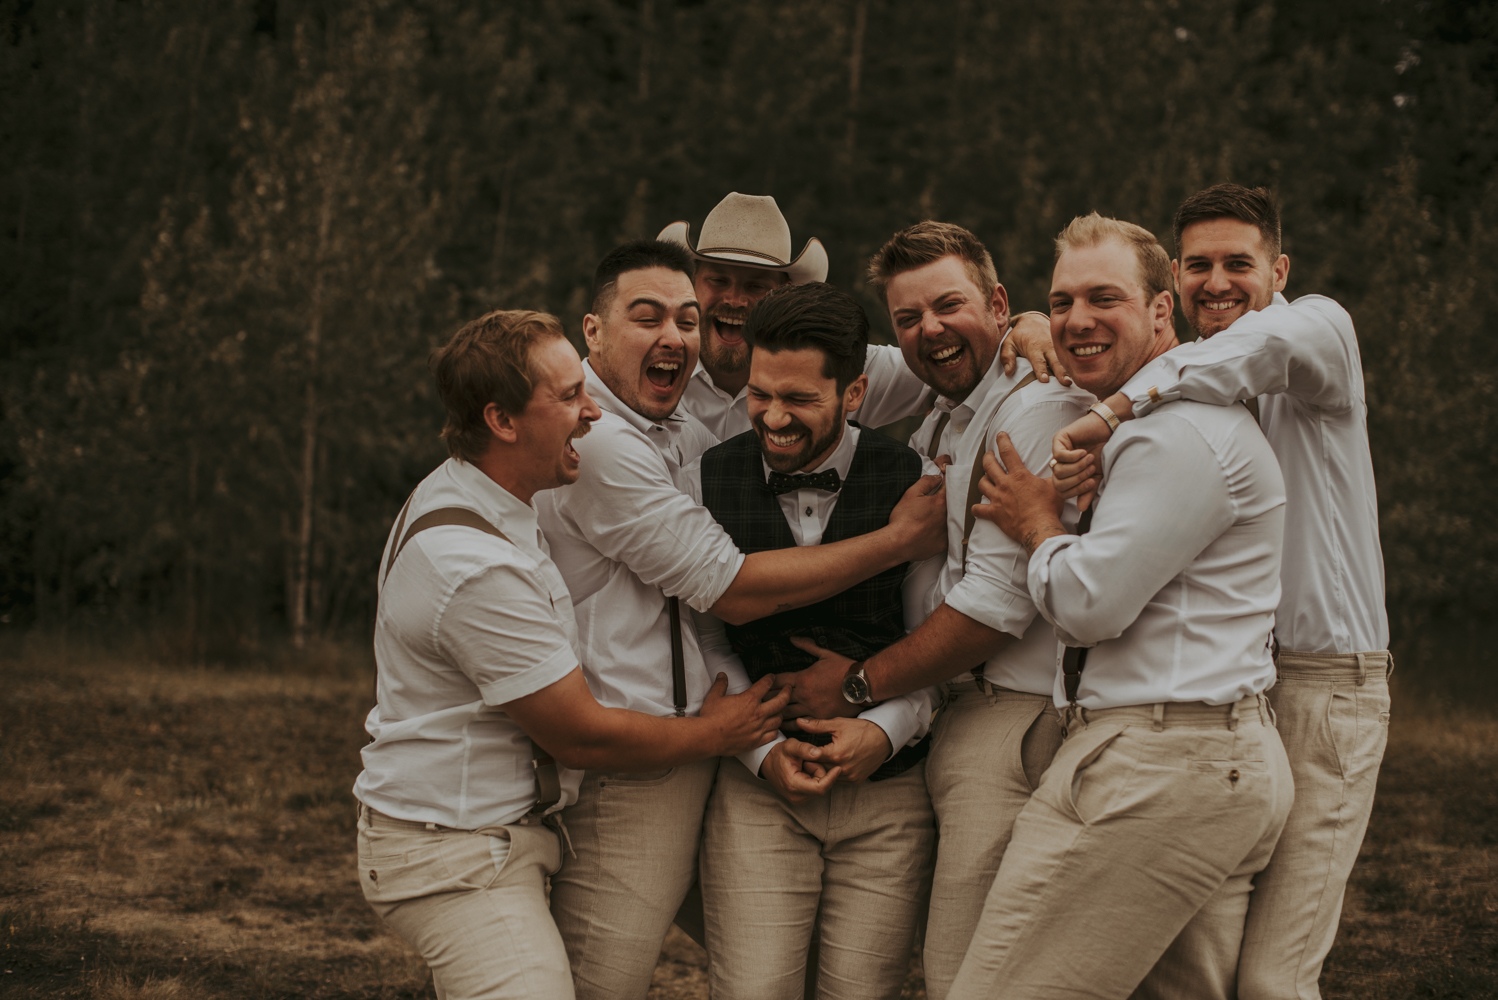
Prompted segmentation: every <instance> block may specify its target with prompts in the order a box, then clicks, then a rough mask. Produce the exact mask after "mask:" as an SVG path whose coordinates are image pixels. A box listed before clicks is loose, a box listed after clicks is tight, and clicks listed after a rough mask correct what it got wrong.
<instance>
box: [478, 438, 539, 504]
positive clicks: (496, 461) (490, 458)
mask: <svg viewBox="0 0 1498 1000" xmlns="http://www.w3.org/2000/svg"><path fill="white" fill-rule="evenodd" d="M473 467H474V468H476V469H478V470H479V471H480V472H482V473H483V474H484V475H486V476H488V477H489V478H490V479H492V480H494V482H495V483H497V484H498V485H499V488H500V489H502V490H504V491H505V492H506V493H508V494H510V496H512V497H514V498H515V499H516V500H519V501H520V502H521V503H523V504H525V505H526V506H530V505H531V497H533V496H535V495H536V494H537V493H539V492H540V491H541V490H543V489H545V487H543V486H537V485H535V484H534V483H532V482H531V481H530V479H529V477H527V476H525V475H523V474H520V473H518V472H517V470H516V469H515V468H514V467H513V466H512V464H511V463H509V462H507V461H505V456H504V454H503V453H502V452H501V451H500V450H499V446H498V445H497V444H496V445H494V446H491V447H490V449H489V450H488V451H487V452H485V453H484V454H483V455H482V456H480V458H479V459H478V460H477V461H476V462H474V463H473Z"/></svg>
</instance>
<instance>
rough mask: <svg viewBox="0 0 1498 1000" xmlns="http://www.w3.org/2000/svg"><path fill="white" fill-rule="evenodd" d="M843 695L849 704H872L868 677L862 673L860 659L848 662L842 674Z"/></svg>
mask: <svg viewBox="0 0 1498 1000" xmlns="http://www.w3.org/2000/svg"><path fill="white" fill-rule="evenodd" d="M843 697H844V698H845V699H847V701H848V704H850V705H872V704H874V699H873V697H872V695H870V693H869V679H868V678H867V677H865V676H864V673H863V661H862V660H855V661H854V662H852V663H850V664H848V672H847V673H846V674H844V675H843Z"/></svg>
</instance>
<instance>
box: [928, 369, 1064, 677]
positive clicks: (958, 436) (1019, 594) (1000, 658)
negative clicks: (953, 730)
mask: <svg viewBox="0 0 1498 1000" xmlns="http://www.w3.org/2000/svg"><path fill="white" fill-rule="evenodd" d="M1029 372H1030V363H1029V362H1028V361H1026V360H1024V359H1023V358H1021V359H1020V360H1019V363H1018V365H1017V366H1016V368H1015V371H1014V374H1013V375H1012V376H1011V375H1005V374H1004V367H1003V365H1002V364H1000V362H999V359H998V356H997V355H995V357H994V362H993V365H992V366H991V367H990V368H989V369H988V372H987V373H986V374H985V375H984V376H983V380H982V381H981V382H979V383H978V385H977V387H975V388H974V389H973V391H972V392H971V393H969V394H968V397H967V398H966V399H964V400H963V401H962V402H960V403H954V402H953V401H952V400H950V399H946V398H939V399H938V400H937V401H936V406H935V407H934V408H933V409H932V411H931V412H930V413H929V414H927V415H926V420H925V421H924V422H923V423H922V424H921V426H920V427H919V428H918V429H917V430H916V432H915V434H913V435H911V438H910V446H911V447H912V448H914V449H915V450H916V451H918V452H920V454H922V455H923V456H926V457H927V459H928V461H929V460H932V459H935V458H936V457H937V456H936V455H928V454H927V453H928V452H929V451H930V450H931V437H932V434H933V433H934V432H935V430H936V423H937V421H938V420H939V419H940V417H941V414H943V413H949V414H951V417H950V419H949V420H948V422H947V425H946V427H945V428H943V429H942V433H941V439H940V440H939V441H938V442H937V453H938V454H940V455H950V456H951V457H952V462H951V464H950V465H948V466H947V471H946V481H947V486H946V489H947V556H946V558H945V560H942V561H940V562H939V563H938V564H937V565H938V566H939V567H940V569H939V573H938V575H937V577H936V579H935V581H934V585H933V586H932V587H931V589H930V590H929V591H928V604H929V605H930V609H931V610H934V608H935V607H936V605H939V604H941V603H943V602H945V603H946V604H947V605H949V606H950V607H951V608H952V610H953V611H958V612H960V613H962V614H964V615H967V616H968V617H969V618H971V619H973V620H974V621H976V622H979V623H981V624H983V625H987V626H988V627H989V628H992V629H995V630H997V631H999V632H1007V633H1008V634H1009V635H1012V636H1014V637H1015V638H1016V639H1017V640H1018V641H1017V642H1015V643H1012V644H1010V645H1009V646H1007V647H1005V648H1004V649H1003V650H1001V651H1000V652H999V653H998V654H997V655H996V656H994V657H993V658H992V659H990V660H988V661H987V662H986V663H985V664H984V667H983V677H984V679H985V680H986V681H988V682H989V683H991V684H997V685H998V686H999V687H1003V688H1008V689H1009V690H1011V691H1023V692H1026V693H1029V694H1040V695H1048V694H1050V693H1051V689H1052V687H1053V685H1054V684H1055V674H1056V655H1055V645H1056V643H1055V635H1054V633H1053V632H1052V631H1051V630H1050V629H1049V628H1039V629H1035V630H1033V631H1028V632H1027V630H1028V629H1029V626H1030V623H1031V622H1032V621H1033V620H1034V618H1035V604H1034V603H1033V602H1032V601H1031V600H1030V590H1029V586H1028V584H1027V582H1026V569H1027V566H1028V558H1027V556H1026V555H1025V548H1024V546H1022V545H1020V544H1019V543H1018V542H1016V541H1014V540H1012V539H1010V538H1009V537H1008V536H1007V535H1005V534H1004V533H1003V532H1002V531H1000V530H999V529H998V528H997V527H996V526H995V525H994V524H993V523H992V522H990V521H986V520H984V519H983V518H978V519H977V520H976V521H975V522H974V524H973V534H972V537H971V538H970V539H968V555H967V567H966V570H964V568H963V560H962V531H963V526H964V524H965V522H966V518H967V494H968V484H969V482H970V481H971V479H972V472H973V460H974V458H976V457H977V453H978V449H979V448H983V449H986V450H987V451H989V452H993V453H995V454H997V448H996V446H995V444H994V439H995V438H996V437H997V436H998V433H999V431H1006V432H1008V434H1009V437H1010V439H1011V440H1013V442H1014V447H1015V449H1016V450H1017V451H1018V452H1019V455H1020V458H1021V459H1022V460H1023V461H1024V463H1025V466H1026V467H1027V468H1028V469H1030V470H1031V471H1032V472H1035V473H1036V474H1037V475H1040V474H1041V473H1042V470H1043V469H1045V467H1046V463H1047V462H1049V461H1050V458H1051V438H1052V437H1053V436H1054V435H1055V433H1056V432H1057V431H1059V430H1060V429H1061V428H1063V427H1065V426H1066V425H1067V424H1069V423H1071V422H1072V421H1073V420H1075V419H1077V417H1079V416H1081V415H1082V414H1083V413H1085V412H1087V408H1088V407H1089V406H1091V405H1092V403H1093V397H1092V394H1091V393H1088V392H1086V391H1085V390H1082V389H1078V388H1076V387H1074V386H1064V385H1062V384H1061V382H1060V381H1059V380H1057V379H1051V380H1050V381H1049V382H1038V381H1037V382H1031V383H1030V384H1029V385H1027V386H1025V387H1024V388H1023V389H1021V390H1019V391H1018V392H1013V394H1012V395H1011V392H1012V390H1013V389H1014V387H1015V386H1017V385H1018V384H1019V383H1020V382H1021V381H1022V380H1023V379H1024V377H1025V376H1026V375H1027V374H1029ZM1001 404H1002V408H1001ZM996 411H997V412H996ZM970 430H971V433H969V431H970ZM927 471H928V472H935V471H936V466H935V465H934V463H933V464H928V466H927ZM981 502H983V503H987V502H988V501H987V499H984V500H982V501H981ZM1061 516H1062V521H1063V523H1064V524H1066V525H1067V526H1072V525H1075V524H1076V521H1077V505H1076V502H1075V501H1073V500H1068V501H1067V502H1066V505H1065V507H1064V508H1063V509H1062V515H1061ZM971 679H972V674H971V672H964V673H962V674H960V675H959V676H957V677H955V678H953V680H955V681H958V682H961V681H967V680H971Z"/></svg>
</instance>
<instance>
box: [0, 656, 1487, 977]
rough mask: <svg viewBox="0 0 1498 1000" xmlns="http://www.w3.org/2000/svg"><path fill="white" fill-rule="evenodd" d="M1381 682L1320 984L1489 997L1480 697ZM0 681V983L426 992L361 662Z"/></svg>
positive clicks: (99, 663) (94, 672)
mask: <svg viewBox="0 0 1498 1000" xmlns="http://www.w3.org/2000/svg"><path fill="white" fill-rule="evenodd" d="M1399 680H1400V678H1398V677H1396V701H1395V711H1394V721H1393V725H1392V734H1391V741H1390V745H1389V752H1388V756H1387V758H1386V761H1385V765H1384V770H1383V774H1382V778H1381V780H1380V789H1379V799H1378V804H1377V807H1376V809H1375V813H1374V818H1373V823H1372V827H1371V829H1370V832H1369V836H1368V839H1367V841H1366V842H1365V844H1364V846H1363V856H1362V860H1361V863H1360V864H1359V867H1358V869H1357V871H1356V873H1355V874H1354V879H1353V885H1352V889H1351V891H1350V893H1349V897H1348V901H1347V907H1346V912H1345V913H1344V916H1343V921H1342V931H1341V935H1340V936H1339V939H1338V942H1337V945H1336V948H1335V949H1334V951H1333V952H1332V956H1331V959H1330V960H1329V962H1328V964H1327V969H1326V973H1325V975H1324V976H1323V980H1322V989H1323V992H1324V995H1325V996H1326V997H1328V998H1354V997H1355V998H1358V1000H1381V998H1390V1000H1393V998H1400V1000H1404V998H1408V997H1417V996H1418V997H1434V998H1452V1000H1454V998H1478V997H1495V996H1498V872H1495V866H1494V861H1495V853H1498V779H1495V776H1498V715H1495V713H1494V711H1493V708H1492V707H1491V706H1487V707H1473V706H1471V705H1462V704H1460V703H1453V702H1452V701H1451V699H1449V698H1447V699H1444V700H1442V699H1431V698H1429V697H1426V696H1424V695H1423V694H1422V693H1421V692H1420V691H1419V690H1417V689H1414V688H1411V690H1410V691H1405V690H1404V689H1403V688H1402V687H1400V686H1399V684H1398V682H1399ZM1405 686H1408V685H1405ZM0 690H4V692H5V694H4V698H3V700H0V940H3V941H4V946H3V949H0V951H3V972H0V998H11V997H14V998H20V997H28V998H29V997H69V998H72V997H79V998H100V1000H168V998H184V1000H186V998H198V997H204V998H226V1000H227V998H245V1000H248V998H256V1000H263V998H279V997H286V998H290V997H312V998H360V1000H364V998H369V1000H373V998H405V997H430V996H432V995H433V994H432V991H431V986H430V980H429V976H428V975H427V972H426V970H425V967H424V966H423V965H422V963H421V961H420V960H419V959H417V958H416V957H415V956H414V954H412V953H411V952H410V951H409V950H408V949H407V948H406V946H405V945H404V944H403V943H402V942H401V941H399V940H398V939H397V938H395V937H394V936H393V935H391V934H390V933H389V932H387V931H386V930H385V929H384V928H383V927H382V926H381V925H380V923H379V922H378V920H376V919H375V917H374V916H373V915H372V913H371V912H370V911H369V909H368V908H367V907H366V906H365V904H364V902H363V899H362V897H361V896H360V893H359V889H358V886H357V885H356V884H355V879H354V877H353V874H352V872H353V866H354V854H353V807H352V799H351V797H350V795H349V786H350V785H351V783H352V781H353V778H354V775H355V774H356V773H357V772H358V769H359V763H358V751H359V747H360V746H361V745H362V744H363V743H364V741H365V736H364V734H363V731H362V720H363V717H364V715H365V713H366V711H367V710H368V708H369V705H370V702H371V698H372V684H371V680H370V675H369V673H368V671H367V670H366V669H365V668H363V667H361V666H359V665H358V664H353V665H351V664H350V663H349V662H348V660H347V657H337V656H334V657H330V658H329V659H328V660H327V661H326V662H323V661H319V660H317V659H316V658H313V660H311V661H306V662H303V663H302V664H301V665H300V666H299V667H297V668H295V669H293V668H289V667H282V668H278V669H273V668H264V669H234V670H219V669H183V668H165V667H156V666H150V665H142V664H139V663H129V662H124V661H123V660H116V659H113V658H111V657H109V656H107V655H101V654H94V655H91V656H89V657H86V658H78V657H73V658H68V657H64V656H60V655H50V656H42V655H37V654H31V655H27V656H25V657H21V658H9V659H0ZM704 966H705V956H704V955H703V953H702V951H701V950H700V949H698V948H697V947H696V946H695V945H694V944H692V943H691V942H690V941H688V940H687V939H686V938H685V937H684V936H681V935H679V934H673V937H672V938H671V939H669V940H668V941H667V942H666V947H665V950H664V951H663V953H662V955H661V960H660V964H659V965H658V966H657V969H656V977H655V985H654V987H653V988H652V990H651V993H650V996H651V997H652V998H655V1000H667V998H670V1000H687V998H693V1000H695V998H705V997H706V996H707V987H706V976H705V972H704ZM923 995H924V994H923V991H922V989H921V987H920V976H919V966H918V963H914V962H913V964H912V976H911V980H910V982H909V985H908V986H907V989H906V993H905V996H907V997H921V996H923Z"/></svg>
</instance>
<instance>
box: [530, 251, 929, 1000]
mask: <svg viewBox="0 0 1498 1000" xmlns="http://www.w3.org/2000/svg"><path fill="white" fill-rule="evenodd" d="M691 273H692V261H691V258H690V257H688V256H687V254H686V251H684V250H683V249H682V248H681V247H679V246H676V245H674V244H670V243H661V242H657V241H653V240H640V241H635V242H633V243H628V244H625V245H623V246H621V247H618V248H616V249H615V250H613V251H611V252H610V253H609V254H607V255H606V256H605V257H604V259H603V261H602V262H601V263H600V264H599V266H598V271H597V273H596V275H595V278H594V299H593V301H594V311H593V312H590V313H589V314H588V315H587V316H586V317H585V318H584V320H583V335H584V337H585V338H586V339H587V343H588V348H589V351H590V355H589V358H588V361H587V362H586V363H585V364H584V371H585V375H586V382H587V388H588V392H589V394H590V395H592V397H593V398H594V399H596V400H597V401H598V404H599V407H600V408H601V409H602V411H603V415H602V416H601V417H600V418H599V419H598V420H597V421H595V423H594V425H593V431H592V433H590V434H589V435H588V437H587V438H586V439H585V440H580V441H579V443H578V445H577V448H578V451H579V453H580V454H581V455H582V457H583V463H582V467H581V473H580V475H579V478H578V482H577V483H576V485H574V486H573V487H571V488H570V489H567V490H558V491H554V492H552V493H550V494H547V495H545V496H544V497H543V498H542V499H540V500H539V501H538V502H537V519H538V520H539V521H540V523H541V527H542V529H543V530H544V531H545V533H546V539H547V541H548V542H549V543H550V545H551V550H552V557H553V558H554V559H555V560H556V564H557V567H558V568H559V569H560V570H561V573H562V576H563V578H564V579H565V580H566V581H567V586H568V589H569V590H570V591H571V593H572V596H573V602H574V606H575V610H576V614H577V626H578V639H579V642H580V644H581V648H580V652H581V654H582V659H583V667H584V671H585V673H586V675H587V679H588V683H589V686H590V687H591V688H592V690H593V692H594V693H595V694H596V695H597V696H598V699H599V701H600V702H601V703H603V704H605V705H609V706H614V707H621V708H633V709H635V710H637V711H641V712H645V713H647V714H652V715H678V716H687V717H690V716H693V715H696V714H697V712H698V709H699V707H700V706H701V705H702V703H703V698H704V696H705V695H706V693H707V690H708V688H709V686H710V674H711V673H712V672H716V666H715V664H713V663H712V662H710V660H709V656H710V654H711V651H710V650H704V649H703V648H702V646H701V644H700V642H699V641H698V637H697V634H696V631H695V629H694V628H693V627H692V625H693V622H692V620H691V618H690V617H689V616H690V615H691V612H692V611H693V610H695V611H707V610H711V611H712V612H713V613H714V614H715V615H717V616H718V617H719V618H721V619H723V620H725V621H730V622H735V623H742V622H746V621H751V620H753V619H755V618H759V617H762V616H764V615H766V614H771V613H774V612H777V611H785V610H789V609H791V608H797V607H802V606H804V605H807V604H813V603H815V602H817V601H820V600H824V599H826V598H827V597H830V596H832V595H833V594H835V593H838V592H839V591H841V590H844V589H846V588H847V587H848V586H850V585H852V584H854V583H856V582H857V581H859V580H862V579H864V578H866V577H869V576H872V575H874V574H875V573H878V572H881V571H883V570H886V569H889V568H890V567H893V566H899V565H901V564H903V563H906V562H908V561H910V560H911V559H913V558H920V557H924V556H927V555H930V554H931V553H932V552H935V551H937V550H938V549H939V548H940V545H941V538H940V530H939V520H940V511H939V509H938V508H939V506H940V504H939V502H938V503H933V501H934V500H935V498H934V497H928V496H925V495H924V489H930V488H931V487H932V486H934V485H935V483H934V482H925V483H922V484H917V485H916V486H915V487H913V488H912V489H911V490H909V491H908V492H907V495H906V496H905V498H904V499H903V500H902V501H901V504H900V505H899V509H897V510H896V511H894V512H893V514H892V515H891V518H890V523H889V525H888V526H886V527H884V528H881V529H880V530H878V531H875V532H871V533H869V534H866V535H861V536H859V537H857V538H850V539H847V540H845V541H843V542H840V543H837V544H833V545H825V546H817V547H815V548H809V549H798V548H789V549H784V550H781V551H777V552H754V553H750V554H748V555H745V554H744V553H742V552H741V551H740V550H739V549H738V548H737V547H736V546H735V545H734V543H733V540H732V538H730V537H729V535H728V533H727V532H725V531H724V530H723V529H722V528H721V527H719V525H718V524H717V522H715V521H714V520H713V519H712V515H711V514H709V513H708V512H707V511H706V510H705V509H704V508H703V507H702V506H701V505H699V504H698V503H696V502H695V501H694V500H693V499H692V498H691V497H689V496H688V495H686V494H685V493H684V492H683V488H684V487H685V485H686V480H685V479H684V477H683V471H682V470H683V467H684V466H686V465H687V464H688V463H689V462H691V461H693V460H694V459H696V458H697V457H699V456H700V455H701V454H702V452H703V451H705V450H706V449H707V448H708V447H711V446H712V445H713V444H716V443H717V442H716V441H715V440H714V439H713V437H712V435H711V434H710V433H709V432H708V431H707V430H706V429H705V428H704V427H702V425H701V424H699V423H698V422H697V421H695V420H693V419H691V418H690V417H686V416H684V415H682V414H681V413H680V412H679V411H678V404H679V402H680V400H681V393H682V391H683V389H684V388H685V385H686V381H687V379H688V378H689V377H690V375H691V372H692V370H693V366H694V365H695V364H696V361H697V343H698V332H697V328H698V306H697V300H696V297H695V295H694V293H693V290H692V280H691ZM682 604H686V605H687V606H688V607H687V609H686V610H685V611H683V609H682V608H681V605H682ZM723 669H724V671H725V672H728V674H729V677H730V685H729V690H730V691H737V690H740V689H742V688H746V687H748V680H747V678H745V677H744V676H743V674H742V668H738V667H737V666H736V665H733V664H728V663H725V664H724V665H723ZM717 764H718V762H717V758H716V757H710V758H707V759H704V760H701V761H699V762H696V763H694V764H690V765H684V766H679V767H676V768H672V769H669V770H668V769H658V770H655V771H645V772H639V771H629V770H627V769H621V768H606V769H605V768H600V769H599V770H596V771H590V772H589V773H588V775H587V776H586V778H585V779H584V781H583V783H582V789H581V791H580V793H579V797H578V801H577V803H576V804H575V805H573V806H571V807H569V808H568V810H567V811H566V813H565V814H564V819H565V821H566V823H567V827H568V830H569V831H570V833H571V842H572V846H573V848H574V853H569V855H568V857H567V858H566V860H565V861H564V863H563V867H562V870H561V871H560V872H559V873H558V874H557V876H556V877H555V878H554V879H553V880H552V897H551V902H552V913H553V914H554V916H555V918H556V921H557V926H558V928H559V929H560V930H561V932H562V936H563V939H564V940H565V941H566V943H567V951H568V955H569V958H570V959H571V962H572V970H573V982H574V987H575V988H576V990H577V993H578V995H579V996H580V997H624V998H642V997H644V996H645V993H646V991H647V989H648V988H649V986H650V977H651V973H652V972H653V971H654V968H655V962H656V956H657V955H658V954H659V951H660V945H661V942H662V941H663V940H664V938H665V935H666V931H667V929H668V928H669V926H670V924H671V921H672V918H673V917H674V916H675V915H676V913H677V910H678V908H679V907H680V906H681V904H682V901H683V899H684V898H685V896H686V894H687V891H688V889H689V888H690V887H691V885H692V883H693V881H694V879H695V877H696V869H697V846H698V838H699V835H700V832H701V828H702V813H703V809H704V807H705V805H706V802H707V796H708V793H709V792H710V791H711V789H712V784H713V778H714V775H715V774H716V772H717Z"/></svg>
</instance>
